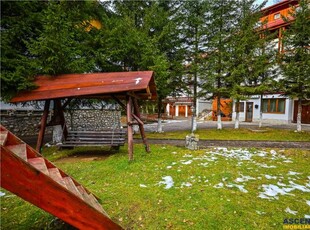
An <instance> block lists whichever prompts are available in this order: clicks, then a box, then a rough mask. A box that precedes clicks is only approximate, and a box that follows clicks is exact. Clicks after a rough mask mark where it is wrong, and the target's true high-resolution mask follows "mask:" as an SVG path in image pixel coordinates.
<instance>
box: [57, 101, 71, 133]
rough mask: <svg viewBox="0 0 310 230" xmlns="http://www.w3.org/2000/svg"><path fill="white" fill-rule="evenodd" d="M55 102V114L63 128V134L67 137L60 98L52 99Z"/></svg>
mask: <svg viewBox="0 0 310 230" xmlns="http://www.w3.org/2000/svg"><path fill="white" fill-rule="evenodd" d="M54 102H55V104H56V107H55V108H56V111H57V114H55V115H56V116H59V122H60V125H61V128H62V130H63V135H64V137H65V138H67V136H68V129H67V126H66V122H65V115H64V111H63V106H62V105H61V100H60V99H56V100H54Z"/></svg>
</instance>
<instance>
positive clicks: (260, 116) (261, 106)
mask: <svg viewBox="0 0 310 230" xmlns="http://www.w3.org/2000/svg"><path fill="white" fill-rule="evenodd" d="M258 127H259V128H261V127H263V95H262V94H261V95H260V108H259V123H258Z"/></svg>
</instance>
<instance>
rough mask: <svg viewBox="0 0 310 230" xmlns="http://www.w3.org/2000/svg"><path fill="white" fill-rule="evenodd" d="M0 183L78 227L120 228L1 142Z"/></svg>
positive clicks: (89, 229)
mask: <svg viewBox="0 0 310 230" xmlns="http://www.w3.org/2000/svg"><path fill="white" fill-rule="evenodd" d="M0 159H1V187H3V188H4V189H6V190H8V191H10V192H12V193H14V194H16V195H17V196H20V197H21V198H23V199H24V200H27V201H29V202H30V203H32V204H34V205H36V206H38V207H39V208H42V209H43V210H45V211H47V212H49V213H51V214H52V215H54V216H56V217H58V218H60V219H62V220H64V221H65V222H67V223H69V224H71V225H72V226H74V227H76V228H78V229H83V230H84V229H85V230H93V229H98V230H108V229H113V230H116V229H122V228H121V227H120V226H119V225H117V224H116V223H114V222H113V221H112V220H110V219H109V218H108V217H107V216H105V215H103V214H102V213H101V212H99V211H97V210H96V209H94V208H92V207H90V206H89V205H88V204H86V203H85V202H84V201H83V200H81V199H80V198H78V197H76V196H75V195H74V194H72V193H71V192H69V191H68V190H67V189H65V188H64V187H63V186H61V185H60V184H58V183H57V182H55V181H54V180H53V179H52V178H50V177H49V176H47V175H45V174H43V173H38V171H37V170H36V169H34V168H31V167H28V164H27V163H26V162H25V161H23V160H21V159H20V158H19V157H17V156H15V155H14V154H11V153H10V152H8V151H7V150H6V149H5V148H4V147H2V146H1V158H0Z"/></svg>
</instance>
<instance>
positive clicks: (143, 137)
mask: <svg viewBox="0 0 310 230" xmlns="http://www.w3.org/2000/svg"><path fill="white" fill-rule="evenodd" d="M133 106H134V115H136V116H137V118H136V120H137V121H138V123H139V129H140V134H141V138H142V141H143V144H144V146H145V151H146V152H148V153H149V152H151V150H150V146H149V144H148V142H147V139H146V135H145V131H144V124H143V122H142V121H141V115H140V111H139V105H138V100H137V98H133Z"/></svg>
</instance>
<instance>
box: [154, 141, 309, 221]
mask: <svg viewBox="0 0 310 230" xmlns="http://www.w3.org/2000/svg"><path fill="white" fill-rule="evenodd" d="M182 158H183V159H180V160H179V162H178V163H176V162H173V163H171V164H170V165H168V166H166V169H169V170H172V171H171V172H173V170H176V171H177V172H181V168H182V169H184V171H186V170H187V169H190V168H195V167H197V166H200V167H206V168H212V167H214V166H215V165H216V164H218V163H219V164H221V165H222V164H223V160H224V162H227V164H232V165H235V168H236V169H237V171H239V173H238V175H239V176H235V175H234V174H229V176H227V175H225V174H223V177H222V178H221V179H219V178H218V173H217V174H215V173H213V174H211V175H210V174H209V173H210V172H209V171H205V172H206V174H207V175H208V176H207V177H206V176H201V177H200V176H199V177H198V176H196V177H195V176H189V177H188V178H187V179H185V182H184V180H183V182H182V179H180V178H178V179H179V181H178V180H176V182H174V181H173V179H172V177H171V176H164V177H162V179H163V180H162V181H160V182H159V183H158V184H159V185H165V187H164V188H165V189H170V188H172V187H173V186H174V185H176V187H175V189H184V188H188V187H192V186H194V185H195V184H196V183H201V182H204V186H211V187H213V188H214V189H232V188H236V189H237V190H238V191H239V192H241V193H249V189H250V188H252V191H253V183H254V184H255V185H256V189H255V188H254V192H255V193H256V194H257V195H256V196H257V197H259V198H261V199H264V200H266V201H272V200H279V199H280V197H284V196H296V195H297V193H296V192H297V191H298V192H304V193H308V192H310V176H308V177H307V179H308V181H307V182H306V184H305V185H304V184H301V183H300V181H299V180H297V179H300V178H299V177H300V175H302V174H303V173H300V172H296V171H294V170H292V169H287V168H286V167H285V168H286V170H287V171H286V172H282V171H280V172H281V173H279V170H278V168H279V169H281V168H283V165H285V164H286V163H293V161H292V159H291V158H289V157H287V156H285V155H283V154H281V153H278V152H277V151H275V150H270V151H263V150H255V149H250V150H249V149H241V148H240V149H228V148H224V147H219V148H213V149H211V150H209V151H206V152H205V153H204V154H201V155H197V156H196V155H194V156H193V154H189V153H186V154H185V155H183V156H182ZM184 158H187V159H184ZM189 158H190V159H189ZM172 165H179V166H178V168H175V167H172ZM223 167H224V166H223ZM206 170H207V169H206ZM223 170H224V168H223ZM244 170H247V171H246V172H249V174H250V175H249V174H248V175H244V172H245V171H244ZM267 171H268V172H269V173H266V172H267ZM264 172H265V173H264ZM275 172H278V173H276V174H275ZM179 175H182V174H179ZM215 178H217V179H215ZM216 180H217V181H216ZM266 180H270V181H272V180H273V181H274V183H268V182H267V183H266ZM254 181H262V183H261V184H258V185H257V182H254ZM264 182H265V184H264ZM250 184H252V186H250ZM252 191H251V192H252ZM232 192H234V191H233V190H232ZM306 204H307V205H308V206H310V200H306ZM285 212H287V213H289V214H293V215H295V214H296V211H293V210H290V209H289V208H287V209H286V210H285ZM263 213H264V212H262V211H257V214H259V215H262V214H263Z"/></svg>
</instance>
